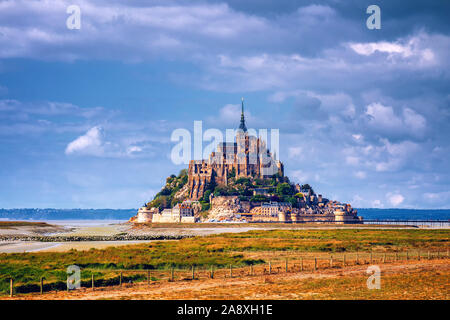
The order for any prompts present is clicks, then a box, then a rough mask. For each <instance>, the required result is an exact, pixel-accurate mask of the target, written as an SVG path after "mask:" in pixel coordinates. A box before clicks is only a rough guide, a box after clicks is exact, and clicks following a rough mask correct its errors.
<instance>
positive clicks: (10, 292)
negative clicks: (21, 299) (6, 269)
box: [9, 278, 14, 298]
mask: <svg viewBox="0 0 450 320" xmlns="http://www.w3.org/2000/svg"><path fill="white" fill-rule="evenodd" d="M13 295H14V279H13V278H11V279H9V296H10V297H11V298H12V296H13Z"/></svg>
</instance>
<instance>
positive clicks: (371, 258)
mask: <svg viewBox="0 0 450 320" xmlns="http://www.w3.org/2000/svg"><path fill="white" fill-rule="evenodd" d="M372 261H373V257H372V252H371V253H370V264H372Z"/></svg>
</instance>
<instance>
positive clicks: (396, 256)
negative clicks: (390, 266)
mask: <svg viewBox="0 0 450 320" xmlns="http://www.w3.org/2000/svg"><path fill="white" fill-rule="evenodd" d="M395 261H398V252H396V253H395Z"/></svg>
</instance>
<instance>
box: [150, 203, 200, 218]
mask: <svg viewBox="0 0 450 320" xmlns="http://www.w3.org/2000/svg"><path fill="white" fill-rule="evenodd" d="M152 222H156V223H158V222H160V223H161V222H166V223H177V222H183V223H194V222H195V216H194V208H193V207H192V204H191V203H187V202H186V203H185V202H183V203H177V204H176V205H175V206H174V207H173V208H172V209H164V210H163V211H161V212H160V213H155V214H153V216H152Z"/></svg>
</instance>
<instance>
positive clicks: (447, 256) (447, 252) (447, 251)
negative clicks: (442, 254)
mask: <svg viewBox="0 0 450 320" xmlns="http://www.w3.org/2000/svg"><path fill="white" fill-rule="evenodd" d="M447 258H448V249H447Z"/></svg>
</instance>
